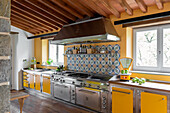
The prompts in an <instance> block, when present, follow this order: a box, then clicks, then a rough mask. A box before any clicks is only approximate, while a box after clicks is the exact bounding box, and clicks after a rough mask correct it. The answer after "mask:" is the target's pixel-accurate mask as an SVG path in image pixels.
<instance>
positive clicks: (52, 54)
mask: <svg viewBox="0 0 170 113" xmlns="http://www.w3.org/2000/svg"><path fill="white" fill-rule="evenodd" d="M63 54H64V45H56V44H51V42H50V41H49V59H52V60H53V64H54V65H63V64H64V55H63Z"/></svg>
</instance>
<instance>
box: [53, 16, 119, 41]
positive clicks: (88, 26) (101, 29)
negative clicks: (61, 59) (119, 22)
mask: <svg viewBox="0 0 170 113" xmlns="http://www.w3.org/2000/svg"><path fill="white" fill-rule="evenodd" d="M119 40H120V38H119V36H118V34H117V32H116V30H115V28H114V27H113V24H112V23H111V21H110V20H109V19H107V18H103V17H100V18H95V19H90V20H86V21H81V22H76V23H73V24H68V25H64V26H63V28H62V29H61V31H60V32H59V33H58V34H57V35H56V37H55V38H54V40H53V41H52V42H51V43H54V44H70V43H83V42H105V41H109V42H112V41H119Z"/></svg>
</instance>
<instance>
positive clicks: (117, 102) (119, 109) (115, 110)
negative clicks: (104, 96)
mask: <svg viewBox="0 0 170 113" xmlns="http://www.w3.org/2000/svg"><path fill="white" fill-rule="evenodd" d="M112 113H133V90H130V89H123V88H117V87H112Z"/></svg>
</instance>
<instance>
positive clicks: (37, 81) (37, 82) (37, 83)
mask: <svg viewBox="0 0 170 113" xmlns="http://www.w3.org/2000/svg"><path fill="white" fill-rule="evenodd" d="M35 90H38V91H40V90H41V75H35Z"/></svg>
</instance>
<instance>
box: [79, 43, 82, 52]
mask: <svg viewBox="0 0 170 113" xmlns="http://www.w3.org/2000/svg"><path fill="white" fill-rule="evenodd" d="M79 53H80V54H81V53H82V44H81V45H80V52H79Z"/></svg>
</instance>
